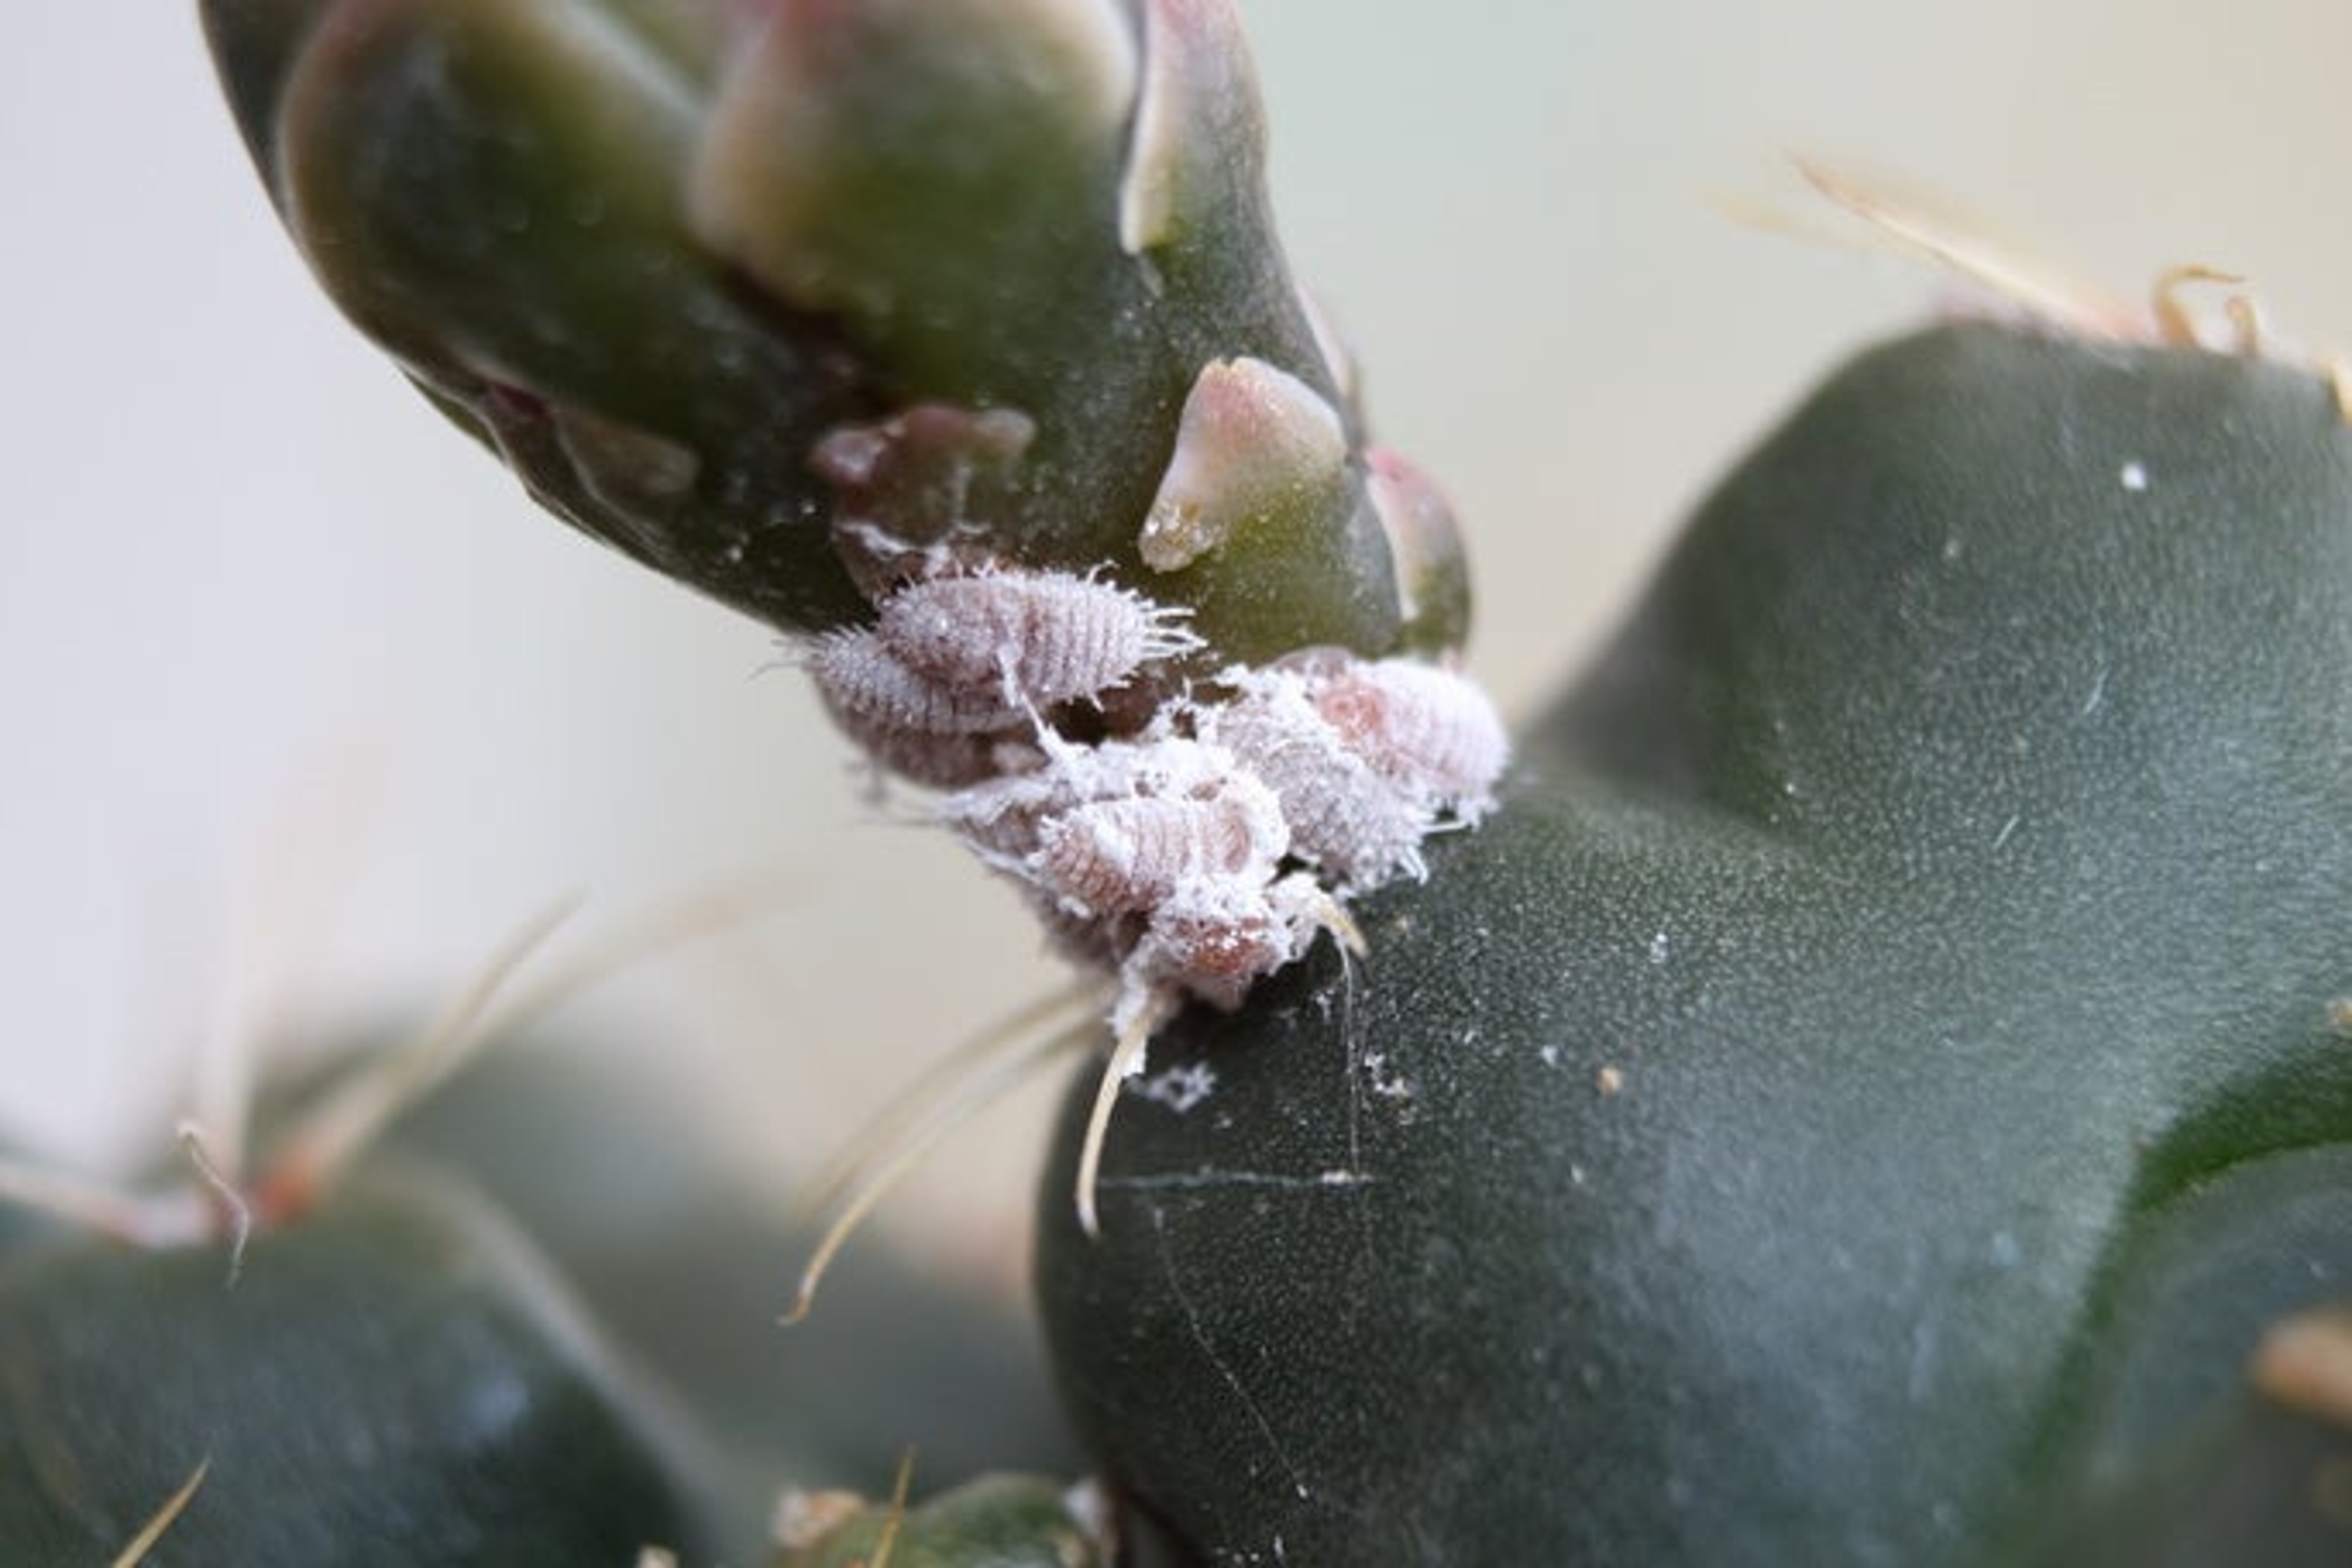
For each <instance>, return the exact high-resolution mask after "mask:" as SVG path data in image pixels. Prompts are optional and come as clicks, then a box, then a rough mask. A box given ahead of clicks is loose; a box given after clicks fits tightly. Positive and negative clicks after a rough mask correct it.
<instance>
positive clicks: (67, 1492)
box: [0, 1166, 700, 1564]
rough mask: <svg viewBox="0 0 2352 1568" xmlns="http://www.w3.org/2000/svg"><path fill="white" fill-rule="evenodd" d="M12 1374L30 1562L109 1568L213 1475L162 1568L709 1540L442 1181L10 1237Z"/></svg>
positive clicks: (177, 1523)
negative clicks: (300, 1204) (198, 1218)
mask: <svg viewBox="0 0 2352 1568" xmlns="http://www.w3.org/2000/svg"><path fill="white" fill-rule="evenodd" d="M240 1252H242V1254H243V1256H241V1257H239V1256H238V1254H239V1253H240ZM232 1271H234V1277H233V1278H232ZM0 1368H5V1373H6V1377H5V1398H0V1539H4V1540H5V1541H6V1542H8V1543H9V1549H10V1551H11V1552H12V1553H15V1554H18V1555H19V1556H20V1557H21V1559H22V1560H24V1561H27V1562H54V1563H66V1562H101V1561H112V1560H114V1559H113V1556H112V1554H113V1553H115V1552H119V1551H121V1550H122V1549H123V1548H124V1547H125V1546H126V1544H127V1543H129V1542H131V1541H132V1540H133V1539H134V1537H135V1536H136V1535H137V1533H138V1531H140V1529H141V1527H142V1523H144V1522H145V1521H147V1520H149V1519H150V1518H151V1517H153V1516H154V1515H155V1513H156V1511H157V1510H158V1509H159V1508H160V1507H161V1506H162V1505H163V1502H164V1500H166V1499H167V1498H169V1497H171V1496H172V1495H173V1492H174V1491H175V1489H178V1488H179V1487H180V1486H181V1485H182V1484H183V1483H184V1482H186V1481H187V1480H188V1479H189V1478H190V1477H191V1476H192V1475H194V1474H195V1473H196V1472H197V1471H198V1469H199V1467H201V1468H202V1474H203V1479H202V1481H201V1483H200V1484H199V1485H197V1487H196V1489H195V1490H194V1494H193V1496H192V1497H191V1499H190V1500H189V1503H188V1505H187V1507H186V1508H185V1509H184V1510H183V1511H182V1512H181V1513H180V1515H179V1516H178V1517H177V1518H176V1519H174V1520H173V1521H172V1523H171V1525H170V1527H169V1529H168V1530H167V1531H165V1532H164V1536H163V1540H164V1541H165V1542H166V1543H167V1544H165V1545H164V1546H163V1547H162V1548H160V1549H159V1551H158V1552H157V1555H156V1556H155V1558H154V1561H156V1562H159V1563H163V1562H180V1561H187V1562H238V1563H324V1562H333V1563H384V1564H391V1563H420V1562H435V1563H484V1564H488V1563H559V1562H594V1561H603V1562H614V1563H626V1562H628V1561H630V1560H631V1559H632V1558H633V1557H634V1556H635V1552H636V1551H637V1549H638V1548H639V1547H641V1546H644V1545H646V1544H648V1543H653V1542H667V1543H671V1544H675V1545H677V1546H680V1547H683V1548H687V1549H689V1550H698V1542H699V1541H700V1537H699V1535H698V1530H699V1526H698V1525H697V1524H696V1523H695V1522H694V1517H695V1516H694V1510H693V1509H692V1508H691V1507H690V1505H689V1500H688V1494H687V1491H686V1490H685V1489H684V1488H683V1486H682V1485H681V1481H680V1479H679V1478H678V1476H677V1474H676V1473H675V1471H674V1469H673V1466H674V1464H675V1456H674V1455H672V1454H671V1453H670V1452H668V1450H667V1446H666V1439H665V1438H664V1436H663V1435H662V1434H661V1433H660V1431H659V1429H658V1425H657V1424H656V1423H653V1422H650V1421H648V1419H647V1418H646V1414H645V1413H644V1412H643V1411H642V1410H641V1409H639V1407H638V1404H637V1401H636V1400H635V1396H634V1395H633V1394H632V1393H631V1392H630V1391H628V1390H627V1389H626V1388H625V1384H624V1381H623V1379H622V1378H621V1376H620V1374H619V1373H618V1372H617V1370H616V1369H615V1367H614V1364H613V1363H612V1360H611V1356H610V1352H609V1351H608V1350H607V1349H606V1348H605V1347H604V1345H603V1344H602V1342H600V1341H599V1340H598V1339H597V1338H596V1337H595V1335H594V1334H593V1331H590V1330H589V1329H588V1328H587V1327H586V1325H585V1321H584V1320H583V1318H582V1317H581V1316H580V1314H579V1312H578V1310H577V1309H576V1308H575V1307H574V1306H572V1304H571V1301H570V1298H569V1295H568V1293H567V1291H566V1290H565V1289H564V1287H563V1286H562V1284H561V1283H560V1282H559V1281H558V1280H557V1279H555V1277H554V1276H553V1274H552V1273H551V1270H550V1269H549V1268H548V1267H547V1266H546V1265H545V1264H544V1262H542V1261H541V1260H540V1258H539V1257H538V1254H537V1253H536V1252H535V1251H534V1250H533V1249H532V1248H531V1247H530V1245H529V1243H528V1242H527V1241H526V1240H525V1239H524V1238H522V1237H520V1235H519V1234H517V1233H515V1232H513V1231H512V1230H511V1229H510V1228H509V1227H507V1226H503V1225H501V1224H500V1223H499V1221H498V1219H497V1217H496V1215H495V1214H494V1213H493V1212H492V1211H490V1210H488V1209H487V1208H486V1207H484V1206H483V1205H480V1204H479V1203H478V1202H477V1201H474V1200H472V1199H471V1198H469V1197H468V1196H467V1195H466V1194H464V1193H463V1191H462V1189H460V1188H458V1187H457V1185H456V1184H454V1183H453V1182H451V1181H450V1180H449V1179H448V1178H447V1177H446V1176H444V1175H436V1174H432V1173H420V1172H416V1171H408V1172H405V1173H401V1172H396V1171H395V1170H394V1169H393V1168H392V1167H390V1166H383V1167H379V1168H378V1169H376V1170H374V1171H373V1172H372V1173H369V1174H368V1175H367V1176H365V1177H363V1178H362V1179H360V1180H358V1181H355V1182H353V1183H351V1184H347V1185H346V1186H345V1187H344V1188H343V1189H342V1190H341V1191H340V1192H338V1193H337V1194H334V1195H333V1196H332V1197H331V1199H330V1200H329V1201H326V1202H323V1203H321V1204H320V1205H318V1206H317V1207H316V1208H315V1209H314V1210H312V1211H311V1212H310V1213H308V1214H306V1215H303V1216H301V1217H300V1218H299V1219H297V1220H291V1221H289V1223H286V1224H283V1225H278V1226H269V1227H268V1228H266V1229H264V1230H262V1231H260V1232H259V1233H257V1235H255V1236H254V1237H252V1238H251V1240H250V1242H249V1243H241V1242H239V1241H236V1239H234V1238H232V1237H230V1236H228V1235H226V1234H225V1233H223V1234H209V1235H198V1236H194V1237H190V1238H189V1239H187V1240H186V1241H184V1242H180V1243H174V1244H171V1245H165V1246H160V1247H123V1246H121V1245H120V1244H119V1243H117V1242H115V1241H113V1240H110V1239H109V1238H105V1237H93V1236H89V1235H87V1234H80V1233H59V1234H58V1235H54V1236H52V1237H48V1238H47V1239H46V1240H44V1241H37V1242H28V1243H25V1244H22V1245H19V1246H18V1247H15V1248H13V1249H12V1250H11V1252H10V1253H9V1254H8V1255H7V1257H6V1258H5V1263H0Z"/></svg>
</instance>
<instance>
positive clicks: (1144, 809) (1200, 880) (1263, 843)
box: [1027, 775, 1289, 915]
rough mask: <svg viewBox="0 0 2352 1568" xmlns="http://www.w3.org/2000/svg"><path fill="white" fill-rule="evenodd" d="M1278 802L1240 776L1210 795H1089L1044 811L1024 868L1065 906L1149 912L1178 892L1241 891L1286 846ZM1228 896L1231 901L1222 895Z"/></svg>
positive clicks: (1266, 873) (1269, 868) (1260, 882)
mask: <svg viewBox="0 0 2352 1568" xmlns="http://www.w3.org/2000/svg"><path fill="white" fill-rule="evenodd" d="M1288 844H1289V839H1288V835H1287V834H1286V831H1285V830H1284V827H1283V821H1282V811H1281V807H1280V806H1279V805H1277V804H1276V801H1275V799H1274V796H1273V795H1272V794H1271V793H1270V792H1268V791H1267V790H1266V789H1265V786H1264V785H1262V784H1257V783H1256V782H1255V781H1254V780H1250V779H1248V778H1247V777H1246V776H1245V775H1244V777H1241V778H1237V779H1235V780H1234V781H1233V782H1232V784H1231V785H1230V786H1229V787H1227V788H1225V789H1223V790H1222V791H1220V792H1219V793H1218V794H1216V795H1210V796H1206V797H1202V798H1194V797H1191V796H1177V797H1172V798H1171V797H1160V796H1139V797H1134V798H1129V799H1120V800H1097V801H1089V802H1087V803H1085V804H1083V805H1076V806H1073V807H1071V808H1070V809H1068V810H1067V811H1064V812H1061V813H1059V814H1057V815H1055V816H1050V817H1047V818H1046V819H1045V821H1044V822H1042V823H1041V824H1040V825H1039V827H1038V845H1037V849H1036V852H1035V853H1034V855H1032V856H1031V857H1029V859H1028V862H1027V866H1028V870H1029V874H1030V875H1031V876H1032V877H1033V878H1034V880H1035V881H1036V882H1037V884H1038V885H1039V887H1040V888H1041V889H1044V890H1045V892H1047V893H1049V894H1051V895H1052V896H1053V897H1055V899H1057V900H1060V901H1061V902H1062V903H1063V904H1065V905H1066V906H1069V907H1072V908H1074V909H1076V910H1085V911H1087V912H1089V913H1093V914H1097V915H1115V914H1127V913H1139V912H1144V913H1148V912H1149V911H1150V910H1155V909H1157V908H1159V907H1160V906H1161V905H1163V904H1166V903H1168V902H1169V901H1171V900H1175V899H1178V898H1181V897H1183V896H1185V895H1187V894H1196V895H1205V897H1204V900H1203V901H1205V902H1208V903H1210V904H1212V905H1213V904H1214V903H1215V902H1216V900H1217V896H1218V893H1219V891H1222V890H1224V889H1232V890H1234V891H1235V892H1238V893H1239V894H1241V895H1243V896H1244V897H1245V896H1246V895H1247V893H1248V892H1249V891H1250V890H1251V889H1256V888H1259V887H1263V886H1264V885H1265V883H1266V882H1267V881H1269V880H1270V879H1272V877H1273V875H1274V870H1275V867H1276V862H1278V861H1279V860H1280V859H1281V858H1282V856H1283V854H1284V852H1285V850H1286V848H1287V847H1288ZM1229 901H1237V900H1229Z"/></svg>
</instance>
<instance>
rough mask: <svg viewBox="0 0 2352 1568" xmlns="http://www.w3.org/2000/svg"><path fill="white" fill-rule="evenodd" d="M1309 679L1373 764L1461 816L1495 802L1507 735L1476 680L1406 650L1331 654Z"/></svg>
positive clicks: (1326, 711) (1316, 696)
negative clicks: (1370, 657) (1374, 655)
mask: <svg viewBox="0 0 2352 1568" xmlns="http://www.w3.org/2000/svg"><path fill="white" fill-rule="evenodd" d="M1308 681H1309V686H1310V689H1311V691H1312V695H1313V700H1314V703H1315V709H1316V711H1317V712H1318V713H1320V714H1322V716H1323V718H1324V720H1325V721H1327V722H1328V723H1329V724H1330V726H1331V727H1332V729H1333V730H1335V731H1338V732H1339V737H1340V739H1341V740H1342V742H1345V743H1346V745H1347V746H1348V749H1349V750H1350V751H1352V752H1355V753H1356V754H1357V755H1358V756H1360V757H1361V758H1363V759H1364V761H1365V762H1366V763H1370V765H1371V767H1372V768H1373V769H1374V770H1375V771H1376V772H1378V773H1381V775H1383V776H1384V777H1386V778H1388V779H1390V780H1391V781H1393V782H1394V783H1396V784H1399V785H1400V786H1401V787H1402V788H1404V789H1406V790H1408V791H1410V792H1412V793H1413V794H1415V795H1421V796H1423V797H1424V798H1426V799H1427V800H1429V801H1430V802H1431V803H1432V804H1433V805H1437V806H1438V807H1440V808H1442V809H1444V810H1447V811H1451V812H1453V813H1454V815H1455V816H1460V817H1463V818H1465V819H1475V818H1476V817H1477V816H1482V815H1484V813H1485V812H1486V809H1487V808H1488V807H1489V806H1490V805H1493V803H1494V787H1495V781H1496V779H1498V778H1500V777H1501V776H1502V773H1503V768H1504V765H1505V764H1506V763H1508V762H1509V761H1510V755H1511V742H1510V739H1509V737H1508V736H1507V734H1506V733H1505V732H1504V730H1503V723H1502V721H1501V720H1500V719H1499V718H1497V717H1496V713H1495V709H1494V705H1493V704H1492V703H1490V702H1488V701H1487V700H1486V693H1485V692H1484V691H1482V690H1480V689H1478V687H1477V686H1476V685H1475V684H1474V683H1472V682H1471V681H1469V680H1467V679H1464V678H1463V677H1461V676H1459V675H1456V674H1454V672H1453V671H1451V670H1447V669H1441V668H1438V667H1437V666H1435V665H1431V664H1423V663H1421V662H1419V661H1418V660H1415V659H1407V658H1384V659H1380V660H1377V661H1370V662H1367V661H1364V660H1360V659H1346V660H1339V661H1333V662H1331V663H1329V664H1327V665H1324V666H1322V667H1320V668H1316V669H1315V670H1313V671H1312V673H1310V675H1309V677H1308Z"/></svg>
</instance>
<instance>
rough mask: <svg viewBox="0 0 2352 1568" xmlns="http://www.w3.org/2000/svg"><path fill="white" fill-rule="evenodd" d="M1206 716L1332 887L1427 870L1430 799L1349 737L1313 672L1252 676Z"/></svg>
mask: <svg viewBox="0 0 2352 1568" xmlns="http://www.w3.org/2000/svg"><path fill="white" fill-rule="evenodd" d="M1198 722H1199V724H1200V727H1201V729H1202V731H1203V732H1204V733H1205V734H1207V735H1209V736H1211V737H1213V739H1214V740H1215V741H1216V742H1218V743H1220V744H1222V745H1223V746H1225V747H1226V748H1228V749H1229V750H1231V751H1232V752H1233V753H1234V756H1235V757H1236V758H1237V759H1238V760H1239V761H1240V763H1241V765H1243V766H1244V767H1245V768H1247V769H1249V771H1250V772H1252V773H1255V774H1256V775H1257V777H1258V778H1259V779H1261V780H1263V781H1264V782H1265V784H1266V785H1267V787H1268V788H1270V789H1272V790H1273V791H1274V794H1275V798H1276V799H1277V800H1278V801H1280V802H1281V803H1282V815H1283V818H1284V820H1285V822H1286V823H1287V824H1288V826H1289V828H1290V852H1291V854H1293V855H1294V856H1296V857H1297V858H1299V859H1301V860H1304V861H1306V862H1307V863H1308V864H1310V865H1312V866H1314V867H1315V868H1317V869H1318V870H1319V871H1321V872H1322V873H1323V874H1324V875H1325V876H1327V877H1328V878H1329V879H1331V880H1332V881H1333V883H1334V884H1336V885H1338V886H1339V887H1341V888H1344V889H1365V888H1372V887H1378V886H1379V885H1380V884H1381V883H1382V882H1385V881H1387V880H1389V879H1391V878H1392V877H1395V876H1397V875H1399V874H1404V875H1410V876H1415V877H1418V876H1420V875H1422V874H1423V868H1422V860H1421V841H1422V839H1423V837H1425V836H1426V835H1427V834H1428V832H1429V830H1430V828H1431V826H1433V816H1434V813H1433V807H1432V805H1430V804H1429V803H1428V802H1427V801H1425V800H1423V799H1421V798H1418V797H1417V796H1416V795H1413V794H1412V793H1411V792H1408V791H1405V790H1402V789H1400V788H1399V787H1397V785H1396V784H1394V783H1392V782H1391V780H1390V779H1389V778H1388V777H1387V776H1386V775H1385V774H1382V773H1379V772H1377V771H1375V770H1374V769H1373V767H1372V765H1371V763H1369V762H1367V761H1366V760H1365V759H1364V758H1363V757H1362V756H1360V755H1359V754H1358V753H1357V752H1355V751H1354V750H1353V749H1352V748H1351V747H1349V745H1348V744H1347V743H1346V742H1345V740H1344V739H1343V738H1342V737H1341V735H1340V733H1339V731H1337V730H1335V729H1334V728H1333V727H1332V726H1331V724H1330V722H1329V721H1328V720H1326V719H1325V718H1324V717H1323V716H1322V714H1321V713H1320V712H1318V710H1316V707H1315V705H1314V703H1313V702H1312V701H1310V700H1309V699H1308V696H1307V679H1306V677H1305V676H1303V675H1301V674H1300V673H1298V672H1297V671H1293V670H1275V671H1268V672H1261V673H1254V674H1253V675H1252V676H1251V678H1250V679H1249V681H1248V683H1247V684H1246V685H1245V686H1244V688H1243V689H1242V691H1241V692H1240V694H1239V695H1237V696H1236V697H1234V699H1233V700H1231V701H1230V702H1225V703H1221V704H1218V705H1216V706H1214V707H1211V708H1205V709H1203V710H1202V712H1201V715H1200V717H1199V720H1198Z"/></svg>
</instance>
